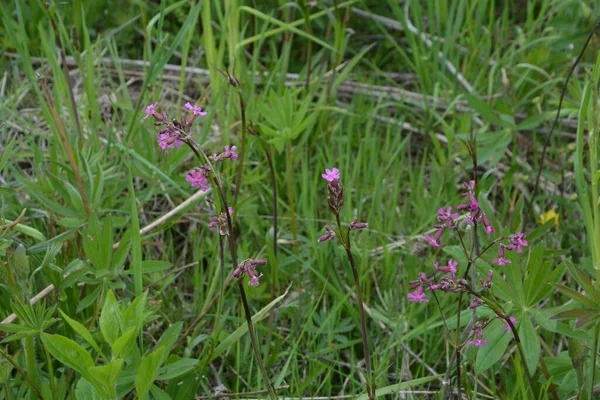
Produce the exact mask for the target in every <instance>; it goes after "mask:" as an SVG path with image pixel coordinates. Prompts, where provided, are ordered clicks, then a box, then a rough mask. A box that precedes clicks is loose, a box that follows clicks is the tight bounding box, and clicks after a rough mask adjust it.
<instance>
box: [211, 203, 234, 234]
mask: <svg viewBox="0 0 600 400" xmlns="http://www.w3.org/2000/svg"><path fill="white" fill-rule="evenodd" d="M227 210H228V211H229V216H230V217H231V216H232V215H233V207H227ZM208 227H209V228H210V229H212V228H214V227H219V235H228V234H229V223H228V221H227V214H226V213H224V212H222V213H221V214H219V215H215V216H214V217H212V218H211V220H210V222H209V223H208Z"/></svg>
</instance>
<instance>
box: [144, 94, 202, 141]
mask: <svg viewBox="0 0 600 400" xmlns="http://www.w3.org/2000/svg"><path fill="white" fill-rule="evenodd" d="M158 104H159V103H158V102H156V103H153V104H150V105H149V106H148V107H146V115H145V116H144V118H142V120H144V119H147V118H149V117H153V118H154V119H155V120H156V121H155V122H154V125H155V126H162V127H163V128H162V129H161V130H160V132H159V133H158V134H157V135H156V138H157V140H158V145H159V146H160V148H161V149H163V150H164V151H165V152H166V151H167V150H168V149H172V148H175V147H180V146H181V145H183V143H184V141H185V140H186V136H187V132H189V131H190V128H191V126H192V124H193V123H194V120H195V119H196V118H197V117H198V116H203V115H206V111H204V110H203V109H202V107H196V106H193V105H192V104H190V103H189V102H187V103H185V108H187V109H188V110H190V111H191V114H189V115H188V116H187V117H182V118H181V120H180V121H177V120H176V119H173V120H169V116H168V115H167V113H166V112H165V111H162V112H158V111H157V110H156V108H157V107H158Z"/></svg>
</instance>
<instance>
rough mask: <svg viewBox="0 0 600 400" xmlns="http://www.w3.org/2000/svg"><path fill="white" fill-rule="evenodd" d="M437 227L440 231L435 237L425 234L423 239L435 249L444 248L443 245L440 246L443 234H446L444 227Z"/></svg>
mask: <svg viewBox="0 0 600 400" xmlns="http://www.w3.org/2000/svg"><path fill="white" fill-rule="evenodd" d="M436 226H437V227H438V230H437V231H436V232H435V235H433V237H431V236H430V235H429V234H428V233H426V234H424V235H423V237H424V238H425V240H427V241H428V242H429V244H430V245H432V246H433V247H442V245H441V244H440V239H441V238H442V234H443V233H444V225H436Z"/></svg>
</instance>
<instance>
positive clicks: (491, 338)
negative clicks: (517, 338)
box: [475, 320, 512, 374]
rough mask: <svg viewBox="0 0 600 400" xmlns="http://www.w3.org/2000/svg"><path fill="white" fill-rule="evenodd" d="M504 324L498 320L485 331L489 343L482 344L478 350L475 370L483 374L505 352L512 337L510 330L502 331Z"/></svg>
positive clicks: (485, 337)
mask: <svg viewBox="0 0 600 400" xmlns="http://www.w3.org/2000/svg"><path fill="white" fill-rule="evenodd" d="M503 329H504V324H502V323H501V322H500V321H498V320H494V321H493V322H491V323H490V326H488V328H487V329H486V330H485V331H484V339H485V340H487V341H488V343H487V344H485V345H484V346H481V347H480V348H479V351H478V352H477V358H476V360H475V372H476V373H478V374H481V373H482V372H485V371H487V370H488V369H489V368H490V367H491V366H492V365H494V364H496V363H497V362H498V361H500V359H501V358H502V356H503V355H504V353H506V348H507V347H508V344H509V343H510V340H511V339H512V335H511V334H510V333H509V332H504V333H503V332H502V330H503Z"/></svg>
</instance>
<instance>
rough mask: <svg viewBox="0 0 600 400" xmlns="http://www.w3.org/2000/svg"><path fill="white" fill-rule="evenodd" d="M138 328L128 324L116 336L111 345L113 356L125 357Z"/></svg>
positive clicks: (132, 346)
mask: <svg viewBox="0 0 600 400" xmlns="http://www.w3.org/2000/svg"><path fill="white" fill-rule="evenodd" d="M137 331H138V329H137V327H135V326H130V327H129V328H127V330H126V331H125V332H124V333H123V334H122V335H121V336H119V338H117V339H116V340H115V341H114V343H112V345H111V349H112V356H113V358H126V357H127V356H128V355H129V353H130V352H131V350H133V348H134V345H135V338H136V333H137Z"/></svg>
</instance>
